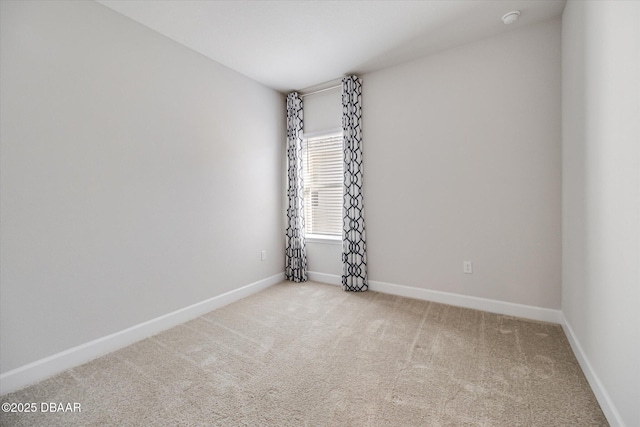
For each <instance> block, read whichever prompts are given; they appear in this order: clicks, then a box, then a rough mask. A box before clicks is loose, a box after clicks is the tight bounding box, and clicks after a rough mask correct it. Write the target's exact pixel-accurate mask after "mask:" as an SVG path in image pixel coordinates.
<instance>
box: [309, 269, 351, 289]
mask: <svg viewBox="0 0 640 427" xmlns="http://www.w3.org/2000/svg"><path fill="white" fill-rule="evenodd" d="M307 278H308V279H309V280H311V281H313V282H320V283H326V284H328V285H336V286H342V276H336V275H335V274H326V273H318V272H316V271H308V272H307Z"/></svg>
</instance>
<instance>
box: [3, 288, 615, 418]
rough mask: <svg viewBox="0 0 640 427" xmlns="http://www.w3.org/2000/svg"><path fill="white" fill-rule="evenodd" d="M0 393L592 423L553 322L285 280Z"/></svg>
mask: <svg viewBox="0 0 640 427" xmlns="http://www.w3.org/2000/svg"><path fill="white" fill-rule="evenodd" d="M1 400H2V402H3V403H4V402H36V403H38V405H40V402H58V403H60V402H62V403H67V402H71V403H73V402H78V403H80V404H81V410H82V412H80V413H54V414H51V413H46V414H43V413H40V412H39V411H38V412H36V413H33V414H20V415H16V414H5V413H2V415H1V418H0V424H2V425H3V426H13V425H28V426H54V425H60V426H71V425H83V426H85V425H100V426H102V425H119V426H120V425H127V426H157V425H184V426H212V425H218V426H245V425H246V426H306V425H308V426H602V425H607V422H606V419H605V418H604V416H603V414H602V412H601V410H600V407H599V406H598V403H597V402H596V399H595V397H594V395H593V393H592V391H591V389H590V388H589V386H588V384H587V382H586V380H585V378H584V376H583V374H582V371H581V370H580V367H579V366H578V363H577V362H576V359H575V358H574V356H573V353H572V352H571V349H570V347H569V345H568V342H567V340H566V338H565V336H564V333H563V331H562V328H561V327H560V326H558V325H553V324H547V323H539V322H531V321H525V320H521V319H516V318H512V317H507V316H500V315H495V314H489V313H484V312H480V311H475V310H468V309H462V308H456V307H451V306H447V305H442V304H436V303H429V302H425V301H418V300H412V299H407V298H401V297H396V296H390V295H385V294H380V293H376V292H365V293H345V292H342V291H341V290H340V288H338V287H335V286H330V285H322V284H317V283H308V284H292V283H283V284H280V285H276V286H274V287H271V288H269V289H267V290H265V291H263V292H261V293H259V294H256V295H253V296H251V297H249V298H246V299H244V300H242V301H239V302H236V303H234V304H232V305H229V306H227V307H224V308H222V309H219V310H216V311H213V312H211V313H209V314H207V315H205V316H202V317H200V318H198V319H195V320H193V321H191V322H188V323H186V324H183V325H181V326H178V327H176V328H173V329H171V330H169V331H166V332H164V333H162V334H159V335H156V336H154V337H152V338H149V339H147V340H144V341H141V342H139V343H137V344H134V345H132V346H130V347H127V348H125V349H122V350H120V351H117V352H115V353H111V354H109V355H107V356H105V357H102V358H100V359H96V360H94V361H92V362H90V363H87V364H85V365H83V366H80V367H78V368H75V369H72V370H70V371H68V372H65V373H63V374H60V375H58V376H56V377H53V378H51V379H49V380H46V381H43V382H41V383H39V384H36V385H34V386H32V387H29V388H26V389H24V390H22V391H19V392H16V393H13V394H9V395H6V396H3V397H2V398H1Z"/></svg>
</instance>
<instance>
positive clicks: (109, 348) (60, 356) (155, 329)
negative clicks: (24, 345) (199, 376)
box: [0, 273, 284, 395]
mask: <svg viewBox="0 0 640 427" xmlns="http://www.w3.org/2000/svg"><path fill="white" fill-rule="evenodd" d="M283 280H284V273H279V274H275V275H273V276H271V277H267V278H266V279H262V280H258V281H257V282H253V283H251V284H249V285H246V286H243V287H241V288H239V289H235V290H233V291H229V292H226V293H224V294H222V295H218V296H215V297H213V298H209V299H207V300H204V301H201V302H198V303H196V304H193V305H190V306H188V307H184V308H181V309H179V310H176V311H174V312H171V313H167V314H165V315H162V316H160V317H156V318H155V319H151V320H148V321H146V322H143V323H139V324H137V325H134V326H132V327H130V328H127V329H124V330H122V331H119V332H116V333H113V334H111V335H107V336H105V337H102V338H98V339H96V340H93V341H90V342H87V343H84V344H81V345H79V346H76V347H72V348H70V349H68V350H65V351H62V352H60V353H57V354H54V355H51V356H49V357H45V358H44V359H40V360H37V361H35V362H32V363H29V364H27V365H24V366H21V367H19V368H16V369H13V370H11V371H8V372H6V373H4V374H2V375H0V395H4V394H7V393H11V392H13V391H16V390H19V389H21V388H23V387H26V386H28V385H31V384H34V383H36V382H38V381H41V380H44V379H46V378H49V377H51V376H53V375H55V374H58V373H60V372H63V371H66V370H67V369H71V368H73V367H76V366H79V365H82V364H83V363H86V362H89V361H90V360H93V359H95V358H97V357H100V356H103V355H105V354H107V353H111V352H113V351H116V350H118V349H121V348H123V347H126V346H128V345H130V344H133V343H135V342H137V341H140V340H143V339H145V338H148V337H150V336H152V335H155V334H157V333H160V332H162V331H164V330H167V329H169V328H172V327H174V326H177V325H179V324H181V323H184V322H187V321H189V320H192V319H195V318H196V317H198V316H201V315H203V314H205V313H208V312H210V311H212V310H215V309H217V308H220V307H223V306H225V305H228V304H231V303H232V302H235V301H238V300H240V299H242V298H245V297H247V296H249V295H252V294H254V293H256V292H259V291H261V290H263V289H266V288H268V287H269V286H272V285H275V284H276V283H280V282H282V281H283Z"/></svg>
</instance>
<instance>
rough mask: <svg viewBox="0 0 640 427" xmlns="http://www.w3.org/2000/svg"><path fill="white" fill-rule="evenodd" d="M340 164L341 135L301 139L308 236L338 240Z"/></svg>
mask: <svg viewBox="0 0 640 427" xmlns="http://www.w3.org/2000/svg"><path fill="white" fill-rule="evenodd" d="M316 135H317V136H316ZM343 161H344V159H343V150H342V131H340V132H333V133H323V134H321V135H319V134H317V133H315V134H314V136H311V135H305V138H304V141H303V142H302V168H303V172H304V216H305V232H306V234H307V235H308V236H309V235H311V237H313V235H319V236H321V237H327V236H336V237H337V236H342V186H343V183H342V180H343V173H342V163H343Z"/></svg>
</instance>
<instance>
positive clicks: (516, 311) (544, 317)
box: [308, 271, 562, 323]
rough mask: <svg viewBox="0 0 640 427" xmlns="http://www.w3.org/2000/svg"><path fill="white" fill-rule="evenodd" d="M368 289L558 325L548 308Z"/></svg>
mask: <svg viewBox="0 0 640 427" xmlns="http://www.w3.org/2000/svg"><path fill="white" fill-rule="evenodd" d="M308 276H309V280H313V281H316V282H321V283H328V284H330V285H341V284H342V277H341V276H336V275H333V274H325V273H317V272H311V271H310V272H309V273H308ZM369 289H370V290H372V291H375V292H382V293H385V294H391V295H398V296H402V297H408V298H415V299H420V300H425V301H433V302H439V303H442V304H448V305H454V306H457V307H464V308H473V309H475V310H482V311H488V312H490V313H497V314H504V315H507V316H515V317H522V318H525V319H530V320H538V321H542V322H551V323H561V322H562V317H561V314H562V312H561V311H560V310H553V309H550V308H542V307H535V306H532V305H524V304H516V303H512V302H506V301H499V300H493V299H487V298H479V297H472V296H468V295H460V294H453V293H449V292H441V291H432V290H429V289H422V288H414V287H411V286H404V285H396V284H393V283H385V282H378V281H374V280H370V281H369Z"/></svg>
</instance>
